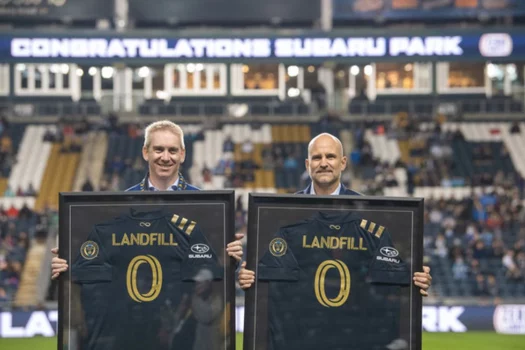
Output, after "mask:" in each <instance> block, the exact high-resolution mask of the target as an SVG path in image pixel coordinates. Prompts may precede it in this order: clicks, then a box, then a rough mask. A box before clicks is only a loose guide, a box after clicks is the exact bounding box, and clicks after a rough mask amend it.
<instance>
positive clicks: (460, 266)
mask: <svg viewBox="0 0 525 350" xmlns="http://www.w3.org/2000/svg"><path fill="white" fill-rule="evenodd" d="M452 275H453V277H454V279H455V280H456V281H460V280H464V279H466V278H467V275H468V266H467V264H465V261H464V259H463V257H461V256H458V257H456V260H455V261H454V263H453V264H452Z"/></svg>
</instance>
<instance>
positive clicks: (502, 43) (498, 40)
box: [479, 33, 514, 57]
mask: <svg viewBox="0 0 525 350" xmlns="http://www.w3.org/2000/svg"><path fill="white" fill-rule="evenodd" d="M513 49H514V42H513V40H512V37H511V36H510V35H509V34H507V33H487V34H483V35H482V36H481V38H480V39H479V52H480V53H481V55H482V56H484V57H507V56H510V55H511V54H512V51H513Z"/></svg>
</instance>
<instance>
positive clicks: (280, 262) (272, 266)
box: [257, 229, 299, 281]
mask: <svg viewBox="0 0 525 350" xmlns="http://www.w3.org/2000/svg"><path fill="white" fill-rule="evenodd" d="M285 233H286V231H285V230H284V229H281V230H279V232H278V233H277V234H276V235H275V237H274V238H273V239H272V240H271V241H270V244H269V245H268V250H267V251H266V252H265V254H264V256H263V257H262V259H261V260H260V261H259V263H258V266H257V278H258V279H259V280H261V281H298V280H299V264H298V263H297V260H296V259H295V256H294V255H293V252H292V250H291V249H290V247H289V246H288V242H287V241H286V234H285Z"/></svg>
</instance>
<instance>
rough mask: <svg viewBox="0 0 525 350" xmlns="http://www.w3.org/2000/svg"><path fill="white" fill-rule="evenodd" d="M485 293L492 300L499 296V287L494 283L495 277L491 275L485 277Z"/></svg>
mask: <svg viewBox="0 0 525 350" xmlns="http://www.w3.org/2000/svg"><path fill="white" fill-rule="evenodd" d="M487 293H488V295H490V296H491V297H493V298H496V297H498V296H499V286H498V283H497V282H496V277H495V276H494V275H492V274H490V275H488V276H487Z"/></svg>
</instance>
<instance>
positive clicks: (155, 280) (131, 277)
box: [126, 255, 162, 303]
mask: <svg viewBox="0 0 525 350" xmlns="http://www.w3.org/2000/svg"><path fill="white" fill-rule="evenodd" d="M142 264H148V265H149V267H150V268H151V274H152V282H151V288H150V290H149V291H148V292H147V293H145V294H141V293H140V291H139V289H138V286H137V271H138V269H139V266H140V265H142ZM126 287H127V289H128V294H129V296H130V297H131V299H133V300H135V301H136V302H137V303H141V302H148V301H153V300H155V299H156V298H157V297H158V296H159V294H160V289H161V288H162V267H161V266H160V262H159V260H158V259H157V258H155V257H154V256H153V255H138V256H136V257H134V258H133V259H132V260H131V262H130V263H129V265H128V272H127V274H126Z"/></svg>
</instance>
